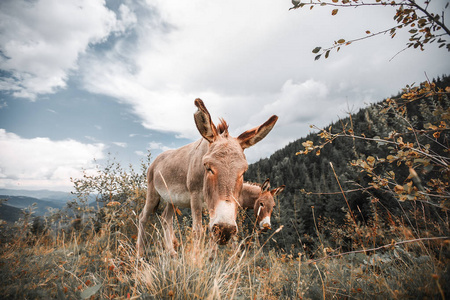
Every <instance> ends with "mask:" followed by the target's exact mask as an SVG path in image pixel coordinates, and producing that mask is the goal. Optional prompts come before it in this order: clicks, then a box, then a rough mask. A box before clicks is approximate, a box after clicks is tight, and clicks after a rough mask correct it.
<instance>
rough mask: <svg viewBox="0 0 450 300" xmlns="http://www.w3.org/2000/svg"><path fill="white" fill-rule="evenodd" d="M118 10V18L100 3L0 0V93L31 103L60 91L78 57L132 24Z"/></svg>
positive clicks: (125, 11) (126, 11) (94, 0)
mask: <svg viewBox="0 0 450 300" xmlns="http://www.w3.org/2000/svg"><path fill="white" fill-rule="evenodd" d="M119 11H120V19H118V17H117V16H116V14H115V13H114V12H112V11H110V10H108V9H107V8H106V7H105V2H104V1H103V0H82V1H68V0H39V1H24V0H4V1H1V2H0V20H2V21H0V31H1V32H2V34H1V35H0V50H1V51H2V54H3V55H4V56H3V57H2V58H1V60H0V62H1V69H2V70H4V71H6V72H8V73H10V74H11V75H12V77H9V78H3V79H1V84H0V89H2V90H8V91H12V92H13V93H14V95H15V96H16V97H24V98H30V99H35V98H36V96H37V95H38V94H46V93H53V92H55V91H56V90H57V89H58V88H64V87H65V86H66V81H67V79H68V77H69V72H70V71H71V70H75V69H77V59H78V57H79V55H80V54H82V53H84V52H85V51H86V49H87V48H88V47H89V46H90V45H93V44H96V43H100V42H102V41H104V40H105V39H106V38H107V37H108V36H109V35H110V34H111V33H119V32H123V31H125V30H126V29H127V28H128V27H129V26H131V25H132V24H133V23H134V21H135V18H134V16H133V14H132V13H131V12H130V11H129V9H127V8H126V7H125V6H124V5H122V6H121V7H120V10H119Z"/></svg>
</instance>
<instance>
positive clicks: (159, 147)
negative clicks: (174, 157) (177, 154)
mask: <svg viewBox="0 0 450 300" xmlns="http://www.w3.org/2000/svg"><path fill="white" fill-rule="evenodd" d="M148 149H149V150H161V151H167V150H171V149H173V148H170V147H167V146H164V145H163V143H159V142H150V143H149V144H148Z"/></svg>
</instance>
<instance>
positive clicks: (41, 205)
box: [0, 189, 75, 222]
mask: <svg viewBox="0 0 450 300" xmlns="http://www.w3.org/2000/svg"><path fill="white" fill-rule="evenodd" d="M74 197H75V196H74V195H72V194H71V193H68V192H67V193H66V192H57V191H49V190H37V191H31V190H13V189H0V199H6V200H7V201H6V202H3V203H2V204H1V206H0V219H1V220H5V221H7V222H15V221H17V220H18V219H19V218H20V217H21V216H22V209H24V208H27V207H29V206H31V205H33V203H36V210H35V211H34V215H35V216H43V215H45V214H46V213H48V208H58V209H61V208H63V207H64V206H65V205H66V203H67V201H69V200H71V199H73V198H74Z"/></svg>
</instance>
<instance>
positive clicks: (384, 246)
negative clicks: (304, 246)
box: [306, 236, 450, 264]
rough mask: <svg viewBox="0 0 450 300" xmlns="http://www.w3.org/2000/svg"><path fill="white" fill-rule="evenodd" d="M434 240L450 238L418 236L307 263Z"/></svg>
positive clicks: (447, 237)
mask: <svg viewBox="0 0 450 300" xmlns="http://www.w3.org/2000/svg"><path fill="white" fill-rule="evenodd" d="M432 240H450V237H449V236H439V237H431V238H418V239H414V240H407V241H401V242H394V243H391V244H386V245H383V246H380V247H376V248H372V249H366V250H355V251H349V252H344V253H339V254H335V255H328V256H325V257H322V258H318V259H315V260H311V261H307V262H306V263H308V264H312V263H316V262H319V261H322V260H325V259H328V258H335V257H341V256H344V255H348V254H355V253H367V252H370V251H378V250H382V249H387V248H389V247H393V246H395V245H402V244H409V243H415V242H422V241H432Z"/></svg>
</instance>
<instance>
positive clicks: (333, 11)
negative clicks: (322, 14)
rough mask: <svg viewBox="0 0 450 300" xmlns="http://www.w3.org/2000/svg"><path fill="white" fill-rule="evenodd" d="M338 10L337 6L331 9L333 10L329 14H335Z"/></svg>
mask: <svg viewBox="0 0 450 300" xmlns="http://www.w3.org/2000/svg"><path fill="white" fill-rule="evenodd" d="M338 10H339V9H337V8H336V9H333V10H332V11H331V15H332V16H335V15H336V14H337V13H338Z"/></svg>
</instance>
